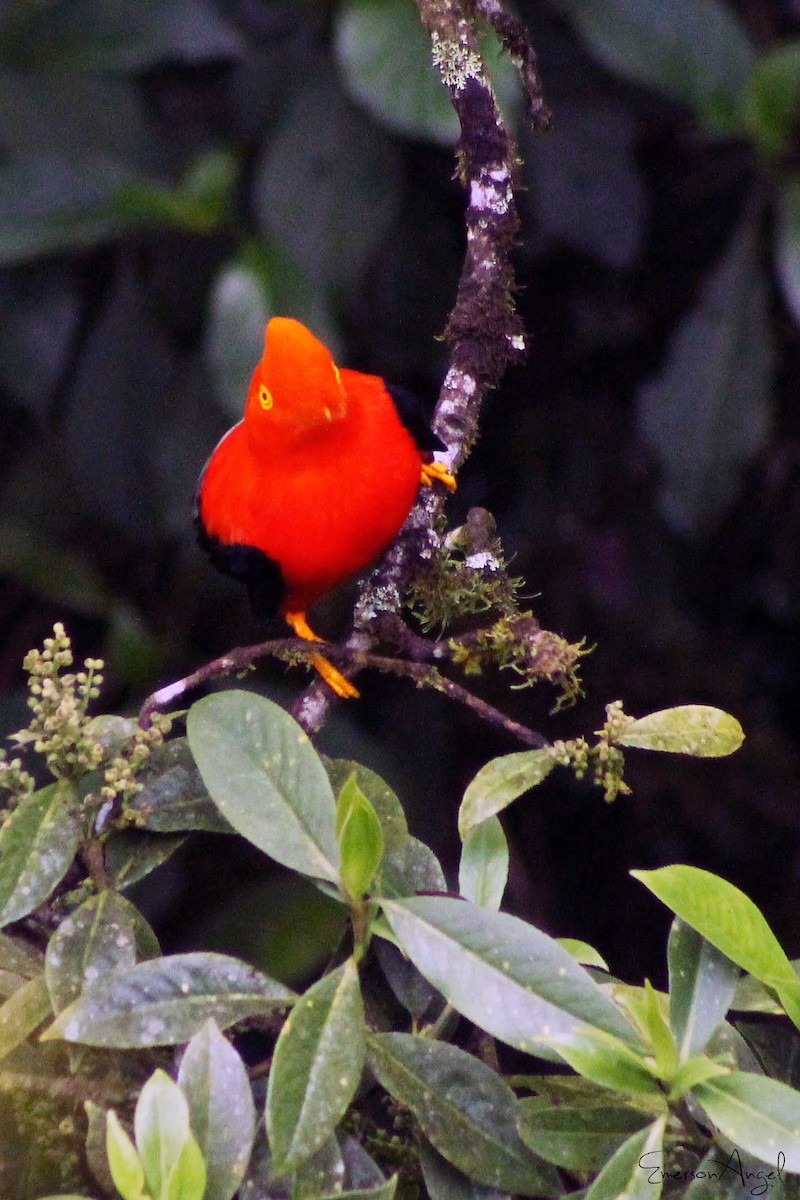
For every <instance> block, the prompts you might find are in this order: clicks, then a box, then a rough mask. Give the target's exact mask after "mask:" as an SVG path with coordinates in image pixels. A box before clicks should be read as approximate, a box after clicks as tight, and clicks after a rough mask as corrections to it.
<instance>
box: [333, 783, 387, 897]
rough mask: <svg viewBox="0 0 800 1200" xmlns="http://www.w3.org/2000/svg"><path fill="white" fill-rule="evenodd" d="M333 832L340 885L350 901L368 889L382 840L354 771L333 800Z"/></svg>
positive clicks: (375, 817)
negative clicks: (337, 850)
mask: <svg viewBox="0 0 800 1200" xmlns="http://www.w3.org/2000/svg"><path fill="white" fill-rule="evenodd" d="M336 834H337V838H338V842H339V854H340V856H341V868H340V873H341V880H342V887H343V888H344V890H345V892H346V893H347V895H348V896H349V897H350V899H351V900H356V901H358V900H360V899H361V898H362V897H363V896H365V895H366V893H367V892H368V891H369V889H370V885H371V883H372V881H373V879H374V878H375V875H376V873H377V871H378V868H379V867H380V865H381V860H382V859H383V849H384V843H383V831H382V830H381V825H380V822H379V820H378V816H377V813H376V812H375V809H374V808H373V807H372V805H371V804H370V802H369V800H368V799H367V797H366V796H365V795H364V793H363V792H362V791H361V788H360V787H359V786H358V783H357V782H356V778H355V775H354V774H353V775H351V776H350V777H349V779H348V780H347V782H346V783H345V784H344V785H343V787H342V789H341V791H340V792H339V796H338V799H337V801H336Z"/></svg>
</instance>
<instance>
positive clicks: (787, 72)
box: [744, 40, 800, 159]
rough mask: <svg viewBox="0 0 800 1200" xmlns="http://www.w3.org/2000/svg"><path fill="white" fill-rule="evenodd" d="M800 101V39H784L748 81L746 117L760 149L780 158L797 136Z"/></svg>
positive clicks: (764, 56) (764, 152) (766, 54)
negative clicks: (796, 127) (795, 133)
mask: <svg viewBox="0 0 800 1200" xmlns="http://www.w3.org/2000/svg"><path fill="white" fill-rule="evenodd" d="M798 101H800V41H797V40H794V41H790V42H784V43H783V44H782V45H779V46H776V47H774V49H771V50H768V51H767V52H766V53H765V54H762V55H761V56H760V58H759V59H758V61H757V62H756V64H755V66H754V68H753V70H752V71H751V73H750V77H749V79H748V81H747V90H746V93H745V111H744V119H745V124H746V126H747V129H748V132H749V134H750V136H751V137H752V139H753V141H754V142H755V143H756V145H757V146H758V148H759V150H760V151H761V153H762V154H764V155H765V156H767V157H769V158H772V159H780V158H781V156H782V155H783V154H784V153H785V151H786V150H788V148H789V146H790V144H791V141H792V137H793V136H794V124H795V120H796V117H797V105H798Z"/></svg>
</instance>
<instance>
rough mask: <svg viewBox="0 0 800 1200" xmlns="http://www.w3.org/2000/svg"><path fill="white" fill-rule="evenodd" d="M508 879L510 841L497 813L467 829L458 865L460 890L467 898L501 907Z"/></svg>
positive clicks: (473, 901)
mask: <svg viewBox="0 0 800 1200" xmlns="http://www.w3.org/2000/svg"><path fill="white" fill-rule="evenodd" d="M507 882H508V842H507V841H506V835H505V834H504V833H503V826H502V825H501V824H500V822H499V821H498V819H497V817H487V818H486V820H485V821H481V823H480V825H473V826H472V828H471V829H469V830H467V833H466V835H465V837H464V843H463V845H462V847H461V861H460V863H459V867H458V890H459V891H460V893H461V895H462V896H463V897H464V898H465V899H466V900H471V901H472V903H473V904H479V905H481V907H483V908H493V909H498V908H499V907H500V905H501V904H502V901H503V893H504V892H505V890H506V883H507Z"/></svg>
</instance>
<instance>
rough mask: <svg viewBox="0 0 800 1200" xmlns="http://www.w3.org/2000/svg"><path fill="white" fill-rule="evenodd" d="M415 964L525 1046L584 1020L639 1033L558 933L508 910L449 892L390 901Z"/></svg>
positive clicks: (563, 1036)
mask: <svg viewBox="0 0 800 1200" xmlns="http://www.w3.org/2000/svg"><path fill="white" fill-rule="evenodd" d="M383 908H384V912H385V914H386V918H387V920H388V922H389V924H390V926H391V928H392V930H393V932H394V934H395V936H396V937H397V939H398V942H399V943H400V946H401V948H402V949H403V950H404V951H405V953H406V954H407V955H408V957H409V958H410V959H411V961H412V962H413V963H414V964H415V966H416V967H417V968H418V969H419V970H420V971H421V973H422V974H423V975H424V976H425V978H426V979H427V980H428V981H429V982H430V983H431V984H433V986H434V987H435V988H437V989H438V990H439V991H440V992H442V994H443V995H444V996H446V997H447V999H448V1000H449V1001H450V1003H451V1004H452V1005H453V1007H454V1008H456V1009H457V1010H458V1011H459V1012H461V1013H463V1014H464V1015H465V1016H467V1017H469V1019H470V1020H471V1021H474V1022H475V1024H476V1025H479V1026H481V1027H482V1028H484V1029H486V1030H487V1031H488V1032H489V1033H491V1034H493V1035H494V1036H495V1037H498V1038H500V1039H501V1040H502V1041H505V1042H508V1043H509V1044H510V1045H512V1046H516V1047H517V1048H518V1049H519V1050H523V1051H530V1050H531V1049H532V1048H533V1047H534V1046H535V1045H536V1044H537V1043H543V1042H546V1043H547V1044H548V1045H549V1046H552V1047H556V1048H557V1047H559V1046H560V1045H562V1044H563V1045H566V1044H570V1043H573V1042H575V1041H576V1040H577V1039H578V1038H579V1036H580V1030H581V1027H582V1026H583V1025H584V1024H586V1025H592V1026H595V1027H597V1028H598V1029H606V1030H607V1031H608V1032H610V1033H614V1034H616V1035H617V1036H618V1037H620V1038H622V1040H623V1041H626V1042H628V1043H632V1044H637V1038H636V1035H635V1034H634V1032H633V1030H632V1029H631V1027H630V1025H629V1024H628V1022H627V1021H626V1019H625V1017H624V1016H623V1014H622V1013H621V1012H620V1010H619V1009H618V1008H617V1006H616V1005H615V1004H614V1002H613V1001H612V1000H611V999H609V997H608V996H607V994H606V993H605V992H604V991H603V990H602V989H601V988H600V987H598V985H597V984H596V983H595V982H594V980H593V979H592V978H591V976H590V975H589V974H588V973H587V972H586V971H584V970H583V968H582V967H580V966H579V965H578V964H577V963H576V962H575V960H574V959H573V958H572V957H571V956H570V955H569V954H568V953H567V951H566V950H564V949H562V947H561V946H559V945H558V944H557V943H556V942H554V941H553V939H552V938H549V937H548V936H547V935H546V934H544V933H542V932H541V931H540V930H538V929H536V928H535V926H533V925H528V924H526V923H525V922H524V921H520V920H519V919H518V918H517V917H512V916H508V915H507V914H505V913H494V912H490V911H489V910H488V909H483V908H478V907H477V906H476V905H473V904H469V903H468V902H466V901H461V900H455V899H452V898H451V897H445V896H417V897H411V898H409V899H407V900H392V901H384V903H383Z"/></svg>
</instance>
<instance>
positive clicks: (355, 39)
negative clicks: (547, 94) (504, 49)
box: [334, 0, 519, 145]
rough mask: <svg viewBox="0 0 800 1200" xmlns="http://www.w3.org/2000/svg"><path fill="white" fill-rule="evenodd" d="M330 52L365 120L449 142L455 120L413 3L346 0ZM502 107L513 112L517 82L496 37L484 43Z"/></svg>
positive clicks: (451, 142)
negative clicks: (501, 53)
mask: <svg viewBox="0 0 800 1200" xmlns="http://www.w3.org/2000/svg"><path fill="white" fill-rule="evenodd" d="M334 39H335V40H334V53H335V55H336V60H337V63H338V66H339V70H340V73H341V76H342V79H343V82H344V85H345V87H346V89H347V91H348V92H349V93H350V95H351V96H352V97H353V99H354V100H355V101H356V102H357V103H359V104H360V105H362V106H363V107H364V108H365V109H366V110H367V112H369V114H370V116H372V117H374V118H375V119H376V120H378V121H380V122H381V123H382V124H383V125H386V126H387V127H388V128H389V129H391V130H392V131H394V132H395V133H399V134H402V135H403V136H404V137H410V138H415V139H425V140H428V139H429V140H431V141H435V142H441V143H442V144H444V145H454V144H455V142H456V141H457V139H458V136H459V123H458V118H457V117H456V115H455V112H454V110H453V107H452V105H451V103H450V99H449V96H448V94H447V91H446V89H445V87H444V85H443V83H442V78H441V74H440V72H439V70H438V68H437V67H435V66H434V64H433V61H432V57H431V42H430V38H429V36H428V34H427V33H426V31H425V29H424V28H423V26H422V24H421V22H420V19H419V15H418V13H417V11H416V10H415V8H414V6H413V4H412V3H410V0H347V3H345V4H344V5H342V7H341V8H340V9H339V10H338V12H337V16H336V25H335V30H334ZM482 50H483V54H484V58H485V62H486V66H487V68H488V71H489V74H490V76H491V79H492V83H493V84H494V86H495V88H496V89H497V93H498V96H499V98H500V103H501V107H502V108H503V109H505V111H506V113H507V114H512V115H513V112H514V110H515V108H516V107H517V104H518V101H519V79H518V77H517V76H516V74H515V71H514V68H513V66H512V64H511V62H510V61H509V59H507V58H504V57H501V56H500V46H499V43H498V42H497V39H496V38H495V37H494V36H491V37H486V38H485V39H484V42H483V46H482Z"/></svg>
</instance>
